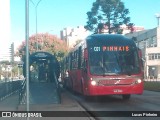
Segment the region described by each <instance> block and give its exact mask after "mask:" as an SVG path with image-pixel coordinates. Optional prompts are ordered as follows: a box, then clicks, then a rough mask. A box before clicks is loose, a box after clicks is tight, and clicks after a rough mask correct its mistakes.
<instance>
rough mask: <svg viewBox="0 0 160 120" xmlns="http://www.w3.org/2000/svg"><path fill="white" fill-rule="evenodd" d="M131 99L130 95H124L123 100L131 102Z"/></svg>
mask: <svg viewBox="0 0 160 120" xmlns="http://www.w3.org/2000/svg"><path fill="white" fill-rule="evenodd" d="M130 97H131V95H130V94H128V95H122V98H123V100H129V99H130Z"/></svg>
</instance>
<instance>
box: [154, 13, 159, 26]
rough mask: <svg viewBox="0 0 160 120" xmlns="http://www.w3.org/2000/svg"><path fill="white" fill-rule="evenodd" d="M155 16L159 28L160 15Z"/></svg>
mask: <svg viewBox="0 0 160 120" xmlns="http://www.w3.org/2000/svg"><path fill="white" fill-rule="evenodd" d="M155 16H156V18H157V27H159V19H160V13H156V14H155Z"/></svg>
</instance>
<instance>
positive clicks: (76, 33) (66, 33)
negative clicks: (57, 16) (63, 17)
mask: <svg viewBox="0 0 160 120" xmlns="http://www.w3.org/2000/svg"><path fill="white" fill-rule="evenodd" d="M89 34H90V32H89V31H87V30H86V29H85V28H84V26H77V27H76V28H72V27H66V28H64V29H63V30H61V31H60V38H61V39H62V40H64V41H66V43H67V46H68V47H69V48H74V46H75V45H76V44H77V42H80V41H82V40H84V39H85V38H86V37H87V36H88V35H89Z"/></svg>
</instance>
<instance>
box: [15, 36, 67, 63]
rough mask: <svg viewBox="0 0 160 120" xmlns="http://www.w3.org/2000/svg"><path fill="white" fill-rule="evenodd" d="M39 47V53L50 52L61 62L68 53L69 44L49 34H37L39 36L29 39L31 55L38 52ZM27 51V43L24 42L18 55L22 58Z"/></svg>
mask: <svg viewBox="0 0 160 120" xmlns="http://www.w3.org/2000/svg"><path fill="white" fill-rule="evenodd" d="M36 38H37V39H36ZM37 42H38V43H37ZM37 45H38V51H44V52H49V53H51V54H53V55H55V56H56V57H57V59H58V60H60V59H61V58H62V57H63V56H64V55H66V54H67V52H68V48H67V44H66V43H65V42H64V41H62V40H60V39H59V38H57V37H56V36H54V35H51V34H48V33H45V34H44V33H41V34H37V36H36V35H32V36H31V37H29V53H30V54H32V53H34V52H36V51H37ZM25 49H26V45H25V42H22V44H21V45H20V46H19V48H18V53H17V54H18V55H20V56H21V58H22V57H23V56H24V55H25Z"/></svg>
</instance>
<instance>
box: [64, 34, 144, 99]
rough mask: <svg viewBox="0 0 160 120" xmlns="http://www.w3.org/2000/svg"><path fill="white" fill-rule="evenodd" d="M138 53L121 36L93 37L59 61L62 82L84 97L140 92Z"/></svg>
mask: <svg viewBox="0 0 160 120" xmlns="http://www.w3.org/2000/svg"><path fill="white" fill-rule="evenodd" d="M141 57H142V56H141V51H140V49H138V48H137V47H136V44H135V43H134V41H133V40H132V39H128V38H126V37H124V36H123V35H115V34H93V35H90V36H88V37H87V38H86V39H85V40H84V41H82V42H81V43H80V44H78V45H77V46H76V47H75V48H74V49H73V50H72V51H71V52H70V53H69V54H68V55H67V56H66V57H65V58H64V59H63V61H62V66H63V67H62V72H61V74H62V76H63V77H62V83H63V85H64V86H66V87H68V88H70V89H72V90H73V91H75V92H78V93H81V94H83V95H85V96H103V95H122V97H123V99H129V98H130V96H131V94H142V93H143V84H144V82H143V77H144V76H143V75H144V74H143V67H142V60H141Z"/></svg>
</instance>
